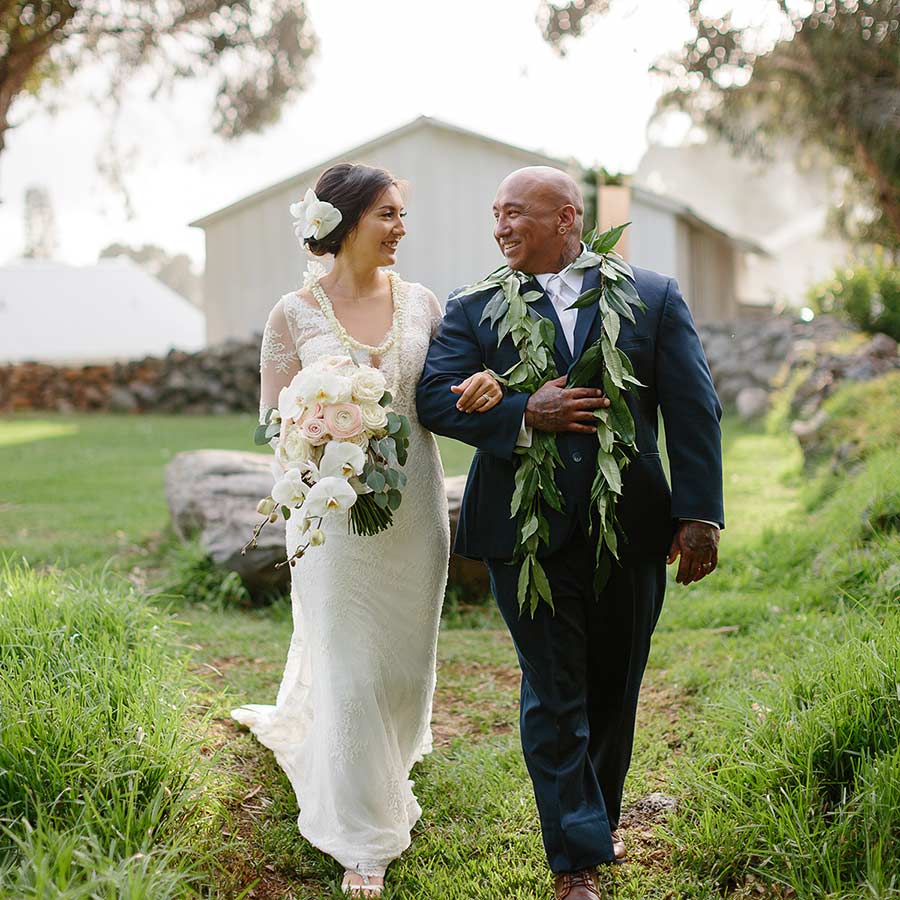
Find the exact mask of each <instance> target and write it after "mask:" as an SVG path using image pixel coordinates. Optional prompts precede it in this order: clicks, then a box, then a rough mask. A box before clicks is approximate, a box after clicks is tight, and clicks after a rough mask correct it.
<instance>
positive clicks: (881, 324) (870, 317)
mask: <svg viewBox="0 0 900 900" xmlns="http://www.w3.org/2000/svg"><path fill="white" fill-rule="evenodd" d="M808 298H809V301H810V303H811V304H812V306H813V308H814V309H815V310H816V311H817V312H823V313H837V314H838V315H841V316H843V317H844V318H846V319H849V320H850V321H851V322H852V323H853V324H854V325H855V326H856V327H857V328H861V329H862V330H863V331H868V332H869V333H876V332H883V333H884V334H888V335H890V336H891V337H892V338H894V340H896V341H900V266H895V265H891V264H889V263H888V262H887V261H886V260H885V259H884V257H883V256H877V257H875V258H873V259H872V260H871V262H869V263H868V264H860V265H857V266H855V267H852V268H847V269H840V270H838V271H837V272H835V273H834V275H832V277H831V278H830V279H828V281H825V282H822V283H821V284H818V285H815V286H814V287H812V288H810V290H809V294H808Z"/></svg>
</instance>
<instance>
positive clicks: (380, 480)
mask: <svg viewBox="0 0 900 900" xmlns="http://www.w3.org/2000/svg"><path fill="white" fill-rule="evenodd" d="M366 484H367V485H368V486H369V487H370V488H372V490H373V491H375V493H376V494H380V493H381V492H382V491H383V490H384V486H385V484H386V479H385V477H384V475H383V474H382V473H381V472H379V471H378V470H377V469H376V470H375V471H374V472H372V473H371V474H370V475H369V477H368V478H367V479H366Z"/></svg>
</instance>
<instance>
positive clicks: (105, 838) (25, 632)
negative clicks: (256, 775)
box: [0, 564, 212, 900]
mask: <svg viewBox="0 0 900 900" xmlns="http://www.w3.org/2000/svg"><path fill="white" fill-rule="evenodd" d="M170 644H171V634H170V632H169V629H168V627H166V625H165V623H164V619H163V617H162V616H161V615H160V614H159V612H157V611H155V610H153V609H152V608H151V607H150V606H149V604H148V603H147V602H146V601H145V600H143V599H142V598H141V597H139V596H138V595H137V594H135V593H133V592H132V591H130V590H128V589H127V587H124V586H123V585H122V584H120V583H118V582H115V581H113V580H112V579H108V578H107V579H103V578H78V577H72V576H64V575H60V574H52V573H45V574H39V573H37V572H34V571H33V570H31V569H29V568H27V567H26V566H23V565H20V564H6V565H0V670H2V672H3V678H2V679H0V710H2V713H3V734H2V738H3V740H2V741H0V895H2V896H8V897H12V896H16V897H26V896H33V897H49V896H53V897H60V898H67V900H68V898H71V900H75V898H85V900H86V898H88V897H100V896H103V897H131V898H135V900H137V898H145V897H146V898H151V897H152V898H154V900H157V898H168V897H175V896H186V895H188V894H189V893H191V890H190V888H191V885H192V884H196V882H197V875H198V873H197V872H196V871H193V872H192V870H193V869H195V868H196V865H197V863H198V861H199V858H200V849H201V847H202V845H203V840H204V838H203V835H204V829H205V824H206V823H205V822H204V820H205V819H208V817H209V815H210V813H211V811H212V810H211V804H210V802H209V801H208V800H201V798H200V796H199V794H198V791H197V788H198V787H199V786H200V784H201V782H202V778H203V773H202V771H201V770H200V769H199V768H198V759H199V757H198V755H197V752H196V747H195V746H194V745H193V744H192V743H191V741H190V740H189V739H188V738H187V737H186V736H185V735H184V733H183V731H182V729H183V721H184V719H185V718H186V715H187V702H188V701H187V697H186V695H185V692H184V684H183V682H184V677H185V673H184V670H183V665H182V664H180V663H179V662H177V661H176V660H175V658H174V656H173V655H172V654H171V650H170ZM179 683H181V685H180V686H178V685H179ZM189 844H192V845H193V849H191V850H189V849H188V845H189ZM179 851H180V855H179Z"/></svg>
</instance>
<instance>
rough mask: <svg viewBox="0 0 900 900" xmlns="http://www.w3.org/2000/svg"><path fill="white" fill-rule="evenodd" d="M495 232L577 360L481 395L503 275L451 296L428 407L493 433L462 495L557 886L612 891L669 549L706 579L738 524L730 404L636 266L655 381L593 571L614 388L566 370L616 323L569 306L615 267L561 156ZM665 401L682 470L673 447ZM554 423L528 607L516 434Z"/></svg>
mask: <svg viewBox="0 0 900 900" xmlns="http://www.w3.org/2000/svg"><path fill="white" fill-rule="evenodd" d="M493 211H494V219H495V223H496V224H495V226H494V238H495V239H496V241H497V243H498V245H499V247H500V251H501V252H502V253H503V255H504V257H505V259H506V263H507V265H509V266H510V268H512V269H515V270H518V271H521V272H524V273H527V274H528V275H530V276H532V279H531V283H530V284H528V285H526V287H525V288H523V293H524V292H525V291H527V290H537V291H540V292H541V294H542V296H541V298H540V299H538V300H535V301H534V303H533V304H532V305H531V313H532V314H533V315H540V316H544V317H546V318H548V319H550V321H551V322H553V325H554V327H555V344H554V356H555V359H556V365H557V369H558V371H559V372H560V373H561V377H559V378H557V379H555V380H553V381H549V382H548V383H547V384H545V385H544V386H543V387H541V388H539V389H538V390H537V391H535V392H534V393H533V394H530V395H529V394H524V393H516V392H513V391H507V392H506V393H505V396H504V399H503V401H502V402H501V403H500V404H499V405H498V406H496V407H495V408H493V409H491V410H490V411H488V412H486V413H484V414H482V415H477V416H472V415H467V414H466V412H465V410H470V409H472V408H476V407H477V404H478V403H479V400H480V398H478V397H474V396H469V392H461V391H460V390H459V389H457V388H456V385H458V384H459V383H460V382H461V381H462V380H463V379H464V378H465V377H466V376H467V375H468V374H470V373H471V372H477V371H479V370H480V369H482V368H484V367H488V368H490V369H492V370H494V371H495V372H501V373H502V372H505V371H507V370H508V369H509V368H510V366H512V365H513V364H514V363H515V362H517V361H518V354H517V351H516V349H515V347H514V345H513V343H512V340H511V339H510V338H508V337H507V338H505V339H504V340H503V341H501V342H500V343H499V344H498V341H497V333H496V331H495V330H494V329H492V328H491V326H490V323H489V321H486V322H485V323H484V324H481V314H482V310H483V309H484V306H485V303H486V302H487V301H488V299H490V297H491V295H492V294H493V293H494V291H495V290H496V289H488V290H485V291H483V292H480V293H476V294H471V295H469V296H466V297H463V298H459V299H456V298H453V297H451V299H450V300H449V301H448V303H447V310H446V314H445V317H444V320H443V323H442V325H441V327H440V329H439V331H438V333H437V336H436V338H435V340H434V341H433V342H432V344H431V348H430V350H429V352H428V357H427V359H426V362H425V368H424V371H423V374H422V378H421V380H420V382H419V386H418V392H417V406H418V414H419V419H420V421H421V423H422V424H423V425H424V426H425V427H426V428H428V429H430V430H431V431H434V432H437V433H438V434H444V435H448V436H450V437H453V438H456V439H458V440H462V441H465V442H466V443H469V444H473V445H474V446H475V447H476V448H477V449H476V451H475V458H474V461H473V463H472V468H471V470H470V472H469V479H468V483H467V485H466V492H465V495H464V498H463V503H462V510H461V512H460V518H459V527H458V530H457V536H456V546H455V548H454V550H455V552H456V553H458V554H460V555H461V556H466V557H470V558H474V559H482V560H484V562H485V563H486V565H487V567H488V570H489V573H490V578H491V587H492V589H493V592H494V596H495V598H496V601H497V604H498V606H499V608H500V611H501V613H502V615H503V617H504V619H505V621H506V624H507V626H508V627H509V630H510V632H511V634H512V637H513V641H514V643H515V647H516V651H517V654H518V657H519V663H520V665H521V668H522V687H521V707H520V708H521V720H520V727H521V738H522V748H523V751H524V755H525V762H526V765H527V767H528V772H529V774H530V776H531V779H532V782H533V784H534V793H535V798H536V801H537V807H538V813H539V815H540V821H541V832H542V835H543V839H544V847H545V849H546V852H547V859H548V862H549V864H550V868H551V870H552V871H553V873H554V874H555V876H556V878H555V886H556V896H557V897H558V898H563V897H565V898H568V900H586V898H596V897H598V896H599V893H598V889H597V886H596V866H597V865H598V864H600V863H611V862H616V861H620V860H622V859H623V858H624V856H625V846H624V843H623V842H622V840H621V838H620V837H619V834H618V832H617V826H618V823H619V816H620V813H621V808H622V786H623V782H624V780H625V773H626V771H627V769H628V765H629V762H630V759H631V748H632V742H633V735H634V723H635V712H636V709H637V701H638V692H639V689H640V682H641V678H642V676H643V672H644V667H645V664H646V662H647V656H648V653H649V649H650V636H651V634H652V632H653V629H654V626H655V625H656V621H657V618H658V617H659V613H660V609H661V607H662V602H663V592H664V590H665V581H666V572H665V566H666V562H667V561H668V562H673V561H674V560H675V559H676V558H678V557H679V556H680V562H679V566H678V573H677V577H676V580H677V581H678V582H679V583H681V584H690V583H691V582H694V581H699V580H700V579H702V578H704V577H705V576H706V575H708V574H709V573H710V572H711V571H712V570H713V569H714V568H715V566H716V562H717V545H718V540H719V528H720V527H722V526H723V510H722V460H721V441H720V432H719V418H720V416H721V407H720V406H719V401H718V399H717V397H716V394H715V391H714V389H713V385H712V380H711V378H710V374H709V368H708V366H707V362H706V358H705V356H704V353H703V349H702V347H701V346H700V341H699V339H698V337H697V332H696V331H695V329H694V324H693V321H692V319H691V314H690V312H689V311H688V308H687V305H686V304H685V302H684V300H683V298H682V296H681V294H680V293H679V291H678V286H677V284H676V283H675V281H674V279H672V278H668V277H666V276H664V275H659V274H657V273H655V272H651V271H648V270H646V269H635V270H634V274H635V281H634V283H635V286H636V288H637V291H638V293H639V295H640V297H641V299H642V300H643V301H644V303H645V304H646V307H647V309H646V312H644V313H641V312H639V311H638V312H636V318H637V322H636V324H632V323H630V322H628V321H627V320H626V319H624V318H623V319H622V328H621V333H620V335H619V339H618V342H617V346H618V347H619V348H620V349H622V350H623V351H624V352H625V353H627V354H628V356H629V358H630V359H631V361H632V363H633V365H634V370H635V375H636V376H637V377H638V378H639V379H640V381H641V382H642V383H643V384H644V385H645V387H643V388H635V389H634V390H633V391H632V392H631V393H630V394H628V395H627V402H628V405H629V408H630V409H631V412H632V415H633V416H634V421H635V426H636V432H637V449H638V451H639V453H638V454H637V456H636V457H635V458H634V459H633V460H632V462H631V463H630V464H629V465H628V467H627V468H626V469H625V472H624V478H623V482H624V485H623V491H622V496H621V499H620V502H619V505H618V512H617V515H618V521H619V524H620V526H621V538H620V557H621V560H620V565H616V566H614V567H613V573H612V575H611V577H610V579H609V581H608V583H607V585H606V587H605V588H603V590H602V591H601V592H600V593H599V594H598V593H596V592H595V591H594V589H593V583H594V578H593V573H594V560H595V546H596V544H595V541H596V538H594V537H592V536H591V535H590V517H591V503H590V492H591V483H592V481H593V477H594V469H595V460H596V455H597V438H596V435H595V428H594V423H595V422H596V419H595V418H594V415H593V413H594V410H596V409H599V408H602V407H604V406H607V405H608V401H607V400H606V399H605V398H604V397H603V395H602V392H601V391H600V390H598V389H596V388H567V387H566V386H565V384H566V376H565V374H562V373H566V372H567V371H568V370H569V369H571V367H572V365H573V364H574V362H575V361H576V360H577V359H578V358H579V357H580V356H581V354H582V353H583V351H584V349H585V348H586V347H589V346H590V345H591V343H592V342H593V341H595V340H596V339H597V338H598V337H599V335H600V327H601V323H600V321H599V318H598V316H597V307H596V305H594V306H592V307H589V308H587V309H582V310H570V309H568V307H569V306H571V304H572V303H573V302H574V301H575V299H576V298H577V297H578V295H579V294H580V293H582V292H584V291H587V290H590V289H591V288H593V287H596V286H597V285H598V284H599V283H600V270H599V268H590V269H586V270H572V269H571V268H570V264H571V263H572V262H573V261H574V260H575V259H576V258H577V257H578V256H579V254H580V253H581V251H582V249H583V246H582V243H581V233H582V218H583V211H584V205H583V201H582V197H581V191H580V190H579V188H578V186H577V184H576V183H575V182H574V181H573V180H572V179H571V178H569V177H568V176H567V175H565V174H564V173H563V172H560V171H558V170H556V169H551V168H547V167H543V166H538V167H529V168H526V169H519V170H518V171H516V172H513V173H512V174H511V175H509V176H508V177H507V178H506V179H505V180H504V181H503V182H502V183H501V184H500V187H499V188H498V190H497V195H496V197H495V199H494V207H493ZM659 411H661V412H662V416H663V420H664V422H665V430H666V450H667V455H668V458H669V463H670V470H671V479H672V488H671V492H670V490H669V486H668V484H667V483H666V477H665V475H664V473H663V469H662V464H661V462H660V457H659V451H658V448H657V420H658V413H659ZM534 429H539V430H542V431H548V432H555V433H556V435H557V446H558V449H559V453H560V456H561V457H562V460H563V463H564V468H558V469H557V476H556V478H557V484H558V486H559V488H560V491H561V493H562V495H563V497H564V500H565V506H564V509H563V511H562V512H561V513H557V512H555V511H554V510H552V509H548V510H546V514H547V519H548V521H549V524H550V540H549V542H548V543H547V545H546V546H544V547H543V549H542V552H541V554H540V556H541V562H542V564H543V566H544V568H545V570H546V572H547V575H548V577H549V581H550V587H551V591H552V595H553V602H554V607H555V613H554V612H553V611H552V610H551V609H550V607H549V606H548V605H547V604H545V603H541V605H540V607H539V609H538V610H537V612H536V613H535V615H534V617H532V616H531V615H529V613H528V612H527V611H526V612H524V613H520V610H519V605H518V602H517V577H518V569H519V567H518V566H517V565H516V564H514V563H512V562H511V560H512V557H513V550H514V545H515V540H516V521H515V519H512V518H510V513H509V510H510V499H511V496H512V493H513V486H514V473H515V470H516V453H515V449H516V447H517V446H528V445H529V444H530V441H531V438H532V434H533V430H534Z"/></svg>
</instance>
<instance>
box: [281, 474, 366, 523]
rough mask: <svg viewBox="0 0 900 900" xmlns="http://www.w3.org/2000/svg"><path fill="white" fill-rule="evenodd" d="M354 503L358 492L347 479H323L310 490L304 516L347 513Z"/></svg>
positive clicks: (305, 503) (304, 506) (304, 505)
mask: <svg viewBox="0 0 900 900" xmlns="http://www.w3.org/2000/svg"><path fill="white" fill-rule="evenodd" d="M273 496H274V495H273ZM354 503H356V491H354V490H353V488H352V487H350V485H349V484H347V482H346V480H345V479H343V478H335V477H332V478H323V479H322V480H321V481H319V482H317V483H316V484H314V485H313V486H312V487H311V488H310V489H309V493H308V494H307V495H306V500H305V502H304V503H303V516H304V517H306V518H315V517H321V516H324V515H326V513H330V512H346V511H347V510H348V509H350V507H351V506H353V504H354Z"/></svg>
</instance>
